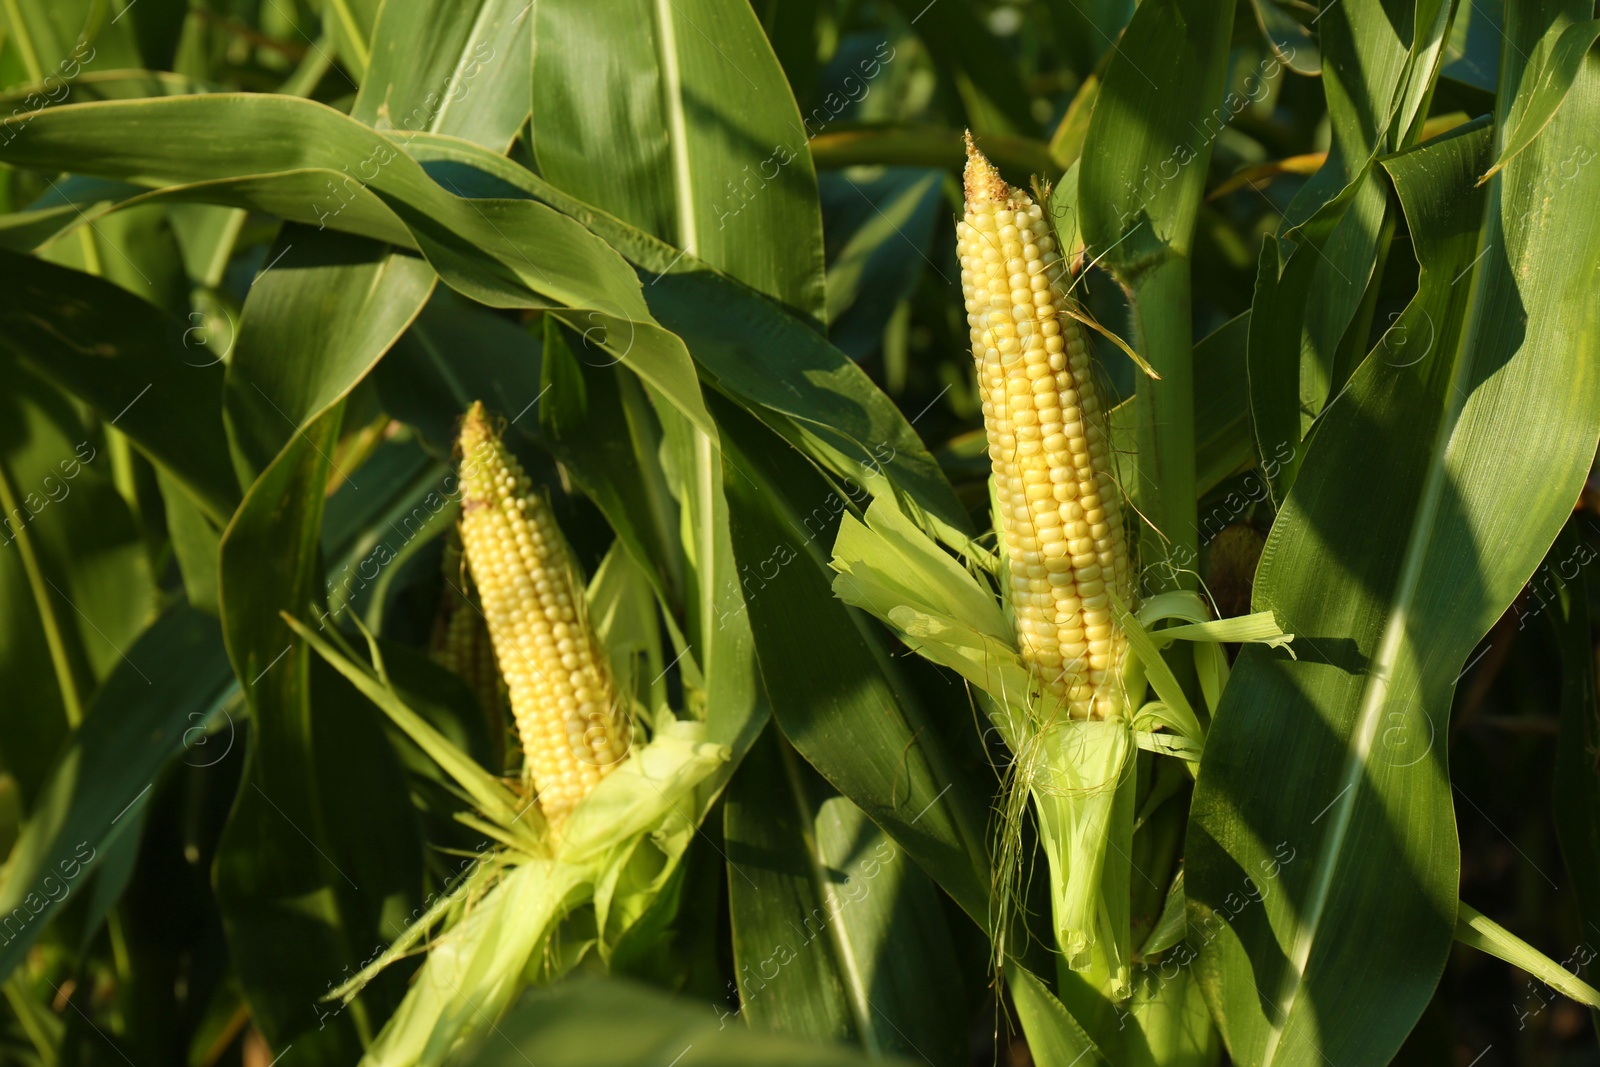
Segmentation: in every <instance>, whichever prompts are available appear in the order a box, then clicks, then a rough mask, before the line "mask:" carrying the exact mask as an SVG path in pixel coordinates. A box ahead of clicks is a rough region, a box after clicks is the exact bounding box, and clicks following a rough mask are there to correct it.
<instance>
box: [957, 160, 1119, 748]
mask: <svg viewBox="0 0 1600 1067" xmlns="http://www.w3.org/2000/svg"><path fill="white" fill-rule="evenodd" d="M964 177H965V186H966V199H967V203H966V213H965V215H964V217H963V218H962V220H961V221H960V222H959V223H958V224H957V226H956V235H957V249H958V252H959V254H960V258H961V288H962V294H963V295H964V297H965V298H966V308H967V324H968V326H969V327H970V328H971V337H972V356H973V359H974V361H975V362H976V364H977V372H978V385H979V389H980V391H981V393H982V395H983V419H984V425H985V428H986V429H987V431H988V436H989V459H990V461H991V463H992V466H993V470H994V482H995V500H996V511H997V514H996V516H995V525H996V532H997V533H998V534H999V535H1000V536H1002V537H1004V538H1005V545H1006V550H1007V554H1008V557H1009V561H1010V569H1009V573H1010V578H1009V581H1010V589H1009V590H1007V593H1008V595H1009V597H1010V600H1011V604H1012V607H1013V611H1014V614H1015V616H1016V620H1017V644H1018V646H1019V648H1020V650H1021V653H1022V658H1023V660H1024V661H1025V662H1026V663H1027V664H1028V666H1029V668H1030V669H1031V670H1032V671H1033V672H1034V674H1035V676H1036V677H1037V678H1038V679H1039V680H1040V682H1041V683H1042V684H1043V685H1044V687H1045V688H1046V690H1047V691H1048V692H1049V693H1051V694H1053V695H1054V696H1055V697H1056V698H1058V699H1059V700H1061V701H1062V702H1063V704H1064V706H1065V708H1066V709H1067V711H1068V713H1069V714H1070V715H1071V716H1072V717H1073V718H1079V719H1083V718H1113V717H1116V716H1119V715H1122V714H1124V711H1125V708H1124V703H1125V700H1124V697H1123V693H1122V688H1121V681H1120V679H1121V673H1122V662H1123V659H1124V656H1125V654H1126V648H1127V643H1126V638H1125V637H1124V635H1123V634H1122V632H1121V630H1120V628H1119V627H1118V626H1117V625H1116V624H1115V622H1114V621H1113V619H1112V616H1111V605H1110V599H1109V597H1108V595H1107V594H1108V592H1111V591H1115V592H1116V595H1117V597H1118V598H1119V599H1120V600H1121V601H1122V602H1123V603H1124V604H1128V605H1131V584H1132V582H1131V565H1130V563H1129V560H1128V547H1127V535H1126V532H1125V531H1124V529H1123V522H1122V509H1121V507H1120V506H1119V495H1118V488H1117V485H1116V483H1115V481H1114V480H1113V478H1112V474H1111V464H1110V459H1111V457H1110V439H1109V434H1108V432H1107V430H1106V426H1105V412H1104V411H1103V409H1102V407H1101V404H1100V397H1099V391H1098V389H1097V387H1096V385H1095V381H1094V373H1093V368H1092V366H1091V363H1090V358H1089V347H1088V344H1087V339H1086V337H1085V334H1084V328H1083V326H1082V325H1081V324H1080V323H1079V322H1078V321H1077V320H1076V319H1074V318H1073V317H1072V316H1071V315H1070V314H1069V312H1068V309H1069V308H1070V307H1071V304H1070V300H1071V298H1070V297H1069V296H1068V295H1067V293H1066V290H1065V286H1064V284H1063V281H1064V277H1065V274H1066V265H1065V264H1064V263H1063V262H1062V260H1061V257H1060V255H1058V254H1057V251H1056V242H1055V238H1054V236H1053V235H1052V232H1051V226H1050V224H1049V222H1048V220H1046V219H1045V218H1044V213H1043V211H1042V210H1041V209H1040V207H1039V205H1038V204H1036V203H1034V201H1033V198H1032V197H1030V196H1029V195H1028V194H1027V193H1025V192H1023V191H1021V190H1016V189H1011V188H1010V187H1008V186H1007V185H1006V183H1005V182H1004V181H1003V180H1002V179H1001V177H1000V175H999V173H998V172H997V171H996V170H995V168H994V166H993V165H992V164H991V163H990V162H989V161H988V160H987V159H985V158H984V156H983V154H982V153H981V152H979V151H978V150H977V148H976V147H975V146H974V145H973V143H972V138H971V135H968V137H967V167H966V173H965V176H964Z"/></svg>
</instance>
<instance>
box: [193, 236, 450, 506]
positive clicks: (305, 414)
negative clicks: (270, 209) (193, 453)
mask: <svg viewBox="0 0 1600 1067" xmlns="http://www.w3.org/2000/svg"><path fill="white" fill-rule="evenodd" d="M269 263H270V264H271V266H270V269H268V270H267V271H266V272H265V273H263V274H262V275H261V276H259V277H258V278H257V279H256V280H255V282H254V283H253V284H252V285H251V286H250V295H249V296H248V297H247V298H246V299H245V302H244V311H243V313H242V314H241V315H240V318H239V341H238V344H237V345H236V346H235V350H234V353H233V358H232V360H231V361H230V362H229V364H228V374H227V380H226V386H225V390H224V393H225V398H226V399H225V411H226V421H227V425H228V433H229V437H230V439H231V441H232V443H233V446H234V448H235V449H236V450H237V453H238V459H237V460H236V462H237V463H239V464H242V467H243V469H242V470H241V472H240V473H241V478H240V480H241V481H248V480H253V479H254V477H255V475H256V474H257V473H258V472H260V471H261V470H263V469H264V468H265V467H266V466H267V465H268V464H269V463H271V462H272V460H273V458H274V457H276V456H277V455H278V453H279V451H280V450H282V448H283V446H284V445H285V444H287V443H288V441H289V440H290V439H291V438H292V437H294V436H295V434H297V433H299V432H301V431H302V430H303V428H304V427H305V426H306V425H308V424H309V423H311V422H312V421H314V420H315V419H317V418H318V417H319V416H320V415H321V414H322V413H323V412H325V411H327V410H328V408H329V407H331V406H332V405H333V404H336V403H338V402H339V401H340V400H341V399H343V398H344V397H346V396H348V395H349V393H350V390H351V389H353V388H354V387H355V386H356V384H357V383H358V382H360V381H361V379H362V378H364V377H366V375H367V373H368V372H369V371H371V369H372V367H373V365H374V364H376V363H377V361H378V360H379V359H380V358H381V357H382V356H383V354H384V353H385V352H387V351H388V350H389V347H390V346H391V345H393V344H394V342H395V339H396V338H398V337H399V336H400V334H401V333H403V332H404V331H405V329H406V327H407V326H408V325H410V323H411V321H412V320H413V319H414V318H416V316H417V313H418V312H420V311H421V310H422V306H423V305H424V304H425V303H427V300H428V294H429V293H430V292H432V290H433V283H434V278H435V275H434V273H433V271H432V270H431V269H430V268H429V267H428V264H427V263H426V262H425V261H423V260H421V259H419V258H417V257H416V256H413V255H403V254H399V253H391V252H389V251H388V250H387V249H385V248H384V247H383V246H382V245H375V244H373V243H372V242H370V241H364V240H362V239H360V238H357V237H351V236H349V235H348V234H342V233H328V232H325V231H320V232H319V231H316V230H312V229H310V228H309V227H305V226H288V227H285V228H284V230H283V232H282V233H281V234H280V235H279V238H278V241H277V243H276V244H274V245H273V247H272V249H271V250H270V254H269ZM339 474H340V476H341V477H345V476H346V474H345V472H343V471H341V472H339Z"/></svg>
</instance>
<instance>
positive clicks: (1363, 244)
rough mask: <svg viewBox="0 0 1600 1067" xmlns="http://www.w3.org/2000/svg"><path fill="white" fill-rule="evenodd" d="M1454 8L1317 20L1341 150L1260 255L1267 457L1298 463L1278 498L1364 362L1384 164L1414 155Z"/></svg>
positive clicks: (1255, 352) (1387, 227)
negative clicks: (1305, 444)
mask: <svg viewBox="0 0 1600 1067" xmlns="http://www.w3.org/2000/svg"><path fill="white" fill-rule="evenodd" d="M1452 10H1453V5H1452V4H1450V3H1447V2H1441V0H1426V2H1424V3H1421V4H1413V3H1409V2H1396V0H1355V2H1354V3H1352V4H1345V3H1342V2H1341V3H1338V4H1328V5H1327V6H1326V8H1325V10H1324V12H1323V13H1322V14H1320V15H1319V16H1318V23H1317V25H1318V27H1319V29H1320V45H1321V49H1322V52H1323V55H1324V57H1325V59H1326V62H1325V64H1324V69H1323V76H1322V83H1323V87H1324V91H1325V93H1326V95H1327V101H1328V121H1329V126H1330V132H1331V138H1332V144H1331V145H1330V147H1329V151H1328V154H1327V159H1326V161H1325V162H1324V164H1323V166H1322V167H1321V168H1320V169H1319V170H1318V171H1317V173H1316V174H1315V175H1313V176H1312V178H1311V179H1310V180H1309V181H1308V182H1307V183H1306V184H1305V186H1304V187H1302V189H1301V191H1300V193H1299V194H1298V195H1297V196H1296V197H1295V199H1294V201H1293V202H1292V203H1291V204H1290V205H1289V208H1288V210H1287V212H1286V213H1285V214H1284V217H1283V219H1282V222H1281V223H1280V225H1279V227H1278V230H1277V233H1276V234H1275V235H1273V236H1270V237H1268V239H1267V241H1266V242H1265V245H1264V247H1263V249H1262V253H1261V257H1260V266H1259V269H1258V274H1257V282H1256V292H1255V298H1254V300H1253V301H1252V308H1253V314H1252V318H1251V327H1250V357H1249V358H1250V393H1251V406H1252V415H1253V418H1254V421H1255V428H1256V444H1257V449H1258V453H1259V454H1260V455H1261V456H1263V457H1265V456H1269V455H1273V454H1274V453H1278V452H1281V451H1284V450H1287V451H1288V454H1289V458H1288V460H1287V461H1285V462H1283V463H1282V464H1281V465H1280V467H1279V469H1278V472H1277V473H1276V474H1275V475H1274V476H1273V477H1272V479H1271V482H1272V487H1273V491H1274V494H1275V497H1276V498H1277V499H1278V500H1279V501H1281V500H1282V498H1283V494H1284V493H1285V492H1287V491H1288V488H1289V487H1290V485H1292V484H1293V481H1294V478H1295V475H1296V471H1297V470H1298V468H1299V465H1300V463H1301V461H1302V460H1303V459H1304V452H1303V450H1302V449H1301V448H1300V440H1301V438H1303V437H1304V436H1305V435H1306V434H1307V433H1308V432H1309V430H1310V428H1311V424H1312V420H1313V419H1315V418H1316V417H1317V416H1319V415H1320V413H1321V412H1322V410H1323V408H1324V406H1325V405H1327V404H1330V403H1331V402H1332V401H1333V400H1334V399H1335V398H1336V397H1337V396H1338V394H1339V391H1340V390H1341V389H1342V388H1343V387H1344V385H1345V382H1346V381H1347V380H1348V378H1349V376H1350V372H1351V371H1352V370H1353V369H1354V366H1355V364H1356V363H1357V362H1359V360H1360V358H1361V357H1362V356H1363V355H1364V354H1365V351H1366V341H1367V334H1368V330H1369V327H1370V324H1371V320H1372V313H1373V301H1374V300H1375V299H1376V294H1377V284H1378V281H1379V279H1380V278H1381V275H1382V270H1383V265H1384V262H1385V259H1386V257H1387V254H1388V245H1389V241H1390V238H1391V237H1392V234H1393V230H1394V225H1395V216H1394V213H1393V212H1392V211H1391V210H1390V208H1389V202H1388V197H1387V191H1386V189H1385V188H1384V181H1383V176H1382V174H1381V173H1380V172H1379V171H1378V170H1377V168H1376V164H1375V162H1374V161H1375V160H1376V159H1377V157H1378V156H1379V155H1381V154H1384V153H1390V152H1395V151H1398V150H1399V149H1401V148H1404V147H1406V146H1408V145H1411V144H1414V143H1415V142H1416V140H1417V139H1418V138H1419V137H1420V136H1421V133H1422V121H1423V118H1424V117H1425V115H1424V113H1423V109H1422V103H1423V100H1424V97H1425V96H1426V94H1428V93H1429V91H1430V87H1431V86H1432V84H1433V80H1434V75H1435V71H1436V68H1437V66H1438V64H1439V62H1440V61H1441V58H1442V54H1443V49H1444V46H1445V41H1446V35H1447V30H1448V28H1449V23H1450V17H1451V13H1452Z"/></svg>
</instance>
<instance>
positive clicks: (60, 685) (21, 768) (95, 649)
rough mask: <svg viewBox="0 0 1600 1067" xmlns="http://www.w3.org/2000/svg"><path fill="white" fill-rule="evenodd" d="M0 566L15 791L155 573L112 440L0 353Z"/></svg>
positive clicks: (45, 751) (53, 743)
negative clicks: (121, 483)
mask: <svg viewBox="0 0 1600 1067" xmlns="http://www.w3.org/2000/svg"><path fill="white" fill-rule="evenodd" d="M0 386H3V388H0V421H3V424H4V426H5V427H6V429H5V430H4V431H3V432H0V555H3V557H4V558H3V559H0V568H3V573H4V579H3V580H4V582H5V585H6V594H7V596H6V601H5V603H6V607H7V616H8V618H7V631H8V632H7V634H6V638H7V639H6V641H5V643H4V664H5V666H4V668H3V669H4V671H5V675H6V681H7V682H8V683H10V684H12V685H14V686H15V687H16V689H15V692H16V693H17V694H18V697H19V699H17V700H15V701H13V702H11V703H10V705H9V707H8V712H9V713H8V714H7V715H6V716H5V718H6V723H7V730H6V731H5V736H4V745H3V748H0V751H3V752H4V757H5V760H6V769H7V770H9V771H10V772H11V773H12V774H14V775H16V777H17V781H18V784H19V785H20V786H21V788H22V795H23V798H24V800H25V801H30V800H31V798H32V796H33V794H34V791H35V790H36V789H37V787H38V785H39V782H40V779H41V777H42V775H43V773H44V770H45V767H46V765H47V763H48V762H49V761H50V760H51V759H52V758H53V757H54V756H55V754H56V751H57V746H58V745H59V744H60V742H61V737H62V733H63V731H64V729H65V728H66V727H76V726H77V725H78V724H79V723H80V722H81V721H82V719H83V714H84V710H85V708H86V707H87V706H88V704H89V702H90V700H91V699H92V698H93V696H94V691H95V689H96V687H97V686H98V685H99V684H100V682H101V681H102V680H104V679H105V678H106V677H107V676H108V675H109V674H110V673H111V671H112V670H113V669H114V668H115V667H116V666H117V665H118V664H120V663H122V662H124V660H123V650H124V649H126V648H127V647H128V645H129V644H131V643H132V642H133V641H134V639H135V638H137V637H138V635H139V634H140V633H141V632H142V631H143V630H144V628H145V626H146V625H147V624H148V623H149V622H150V621H151V619H152V618H153V617H154V615H155V612H156V590H155V583H154V580H153V578H154V576H153V575H152V574H151V572H150V563H149V559H148V557H147V555H146V553H145V550H144V544H143V542H142V540H141V538H140V537H139V531H138V528H137V526H136V524H135V520H134V518H133V516H132V514H131V513H130V510H129V506H128V502H127V500H126V499H125V498H124V496H123V495H122V494H121V492H119V488H118V484H117V472H116V469H115V461H114V458H113V455H112V447H111V444H110V442H109V441H107V439H106V437H107V435H104V434H101V433H97V432H95V431H94V430H93V429H91V427H90V425H87V424H85V422H84V421H83V420H81V419H80V418H79V415H78V412H77V410H75V409H74V406H73V405H72V403H71V402H70V401H69V400H68V399H67V398H66V397H64V396H62V395H61V394H60V393H59V392H57V391H56V390H54V389H52V388H51V387H50V385H49V384H48V383H47V382H46V381H45V380H43V378H42V376H40V375H38V374H37V373H35V372H34V371H33V370H32V368H30V367H28V366H26V365H23V364H20V363H18V362H16V361H15V360H12V359H10V358H0Z"/></svg>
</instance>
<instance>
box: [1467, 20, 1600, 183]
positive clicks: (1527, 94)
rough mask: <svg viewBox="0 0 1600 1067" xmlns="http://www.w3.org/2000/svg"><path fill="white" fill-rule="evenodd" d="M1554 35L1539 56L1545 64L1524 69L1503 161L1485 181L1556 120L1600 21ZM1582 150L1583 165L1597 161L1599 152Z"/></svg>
mask: <svg viewBox="0 0 1600 1067" xmlns="http://www.w3.org/2000/svg"><path fill="white" fill-rule="evenodd" d="M1550 32H1551V33H1552V34H1556V33H1559V34H1560V36H1558V37H1555V39H1554V41H1549V40H1546V41H1541V42H1540V45H1539V52H1538V53H1536V56H1537V57H1538V58H1539V59H1541V60H1542V62H1540V64H1539V65H1538V66H1533V65H1529V66H1528V67H1526V68H1524V70H1523V72H1522V85H1521V86H1519V87H1518V89H1517V95H1516V96H1515V97H1514V98H1513V105H1512V111H1511V114H1510V116H1508V119H1507V121H1508V123H1509V124H1510V132H1508V133H1507V134H1506V135H1505V142H1504V143H1503V144H1502V145H1501V146H1500V158H1498V159H1496V160H1495V163H1494V166H1492V167H1490V168H1489V169H1488V171H1486V172H1485V173H1484V176H1483V179H1482V180H1484V181H1488V180H1489V179H1490V178H1492V177H1494V175H1495V174H1497V173H1499V171H1500V170H1501V168H1503V167H1504V166H1505V165H1506V164H1507V163H1509V162H1510V161H1511V160H1512V159H1514V158H1515V157H1516V155H1517V153H1518V152H1521V151H1522V150H1523V149H1524V148H1527V147H1528V145H1530V144H1532V143H1533V139H1534V138H1535V137H1537V136H1539V134H1540V133H1541V132H1543V131H1544V128H1545V127H1546V126H1548V125H1549V124H1550V120H1551V119H1553V118H1555V115H1556V109H1557V108H1559V107H1560V106H1561V102H1562V101H1563V100H1565V99H1566V98H1567V93H1568V92H1569V91H1570V90H1571V89H1572V85H1573V82H1574V81H1576V80H1577V77H1578V72H1579V71H1580V70H1581V69H1582V68H1583V65H1584V61H1585V60H1586V59H1587V58H1588V56H1589V50H1590V49H1592V48H1593V47H1594V43H1595V41H1596V40H1600V19H1591V20H1589V21H1588V22H1575V23H1573V24H1572V25H1570V26H1565V27H1562V28H1560V29H1559V30H1558V29H1557V28H1555V27H1552V28H1551V31H1550ZM1579 147H1580V149H1581V150H1582V152H1583V153H1584V155H1585V156H1586V157H1587V158H1584V159H1583V160H1582V162H1580V163H1578V164H1577V165H1578V166H1583V165H1584V164H1585V163H1588V162H1589V160H1591V159H1593V158H1594V154H1595V153H1594V149H1592V148H1590V147H1589V146H1588V145H1581V146H1579ZM1568 165H1569V166H1570V164H1568Z"/></svg>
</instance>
